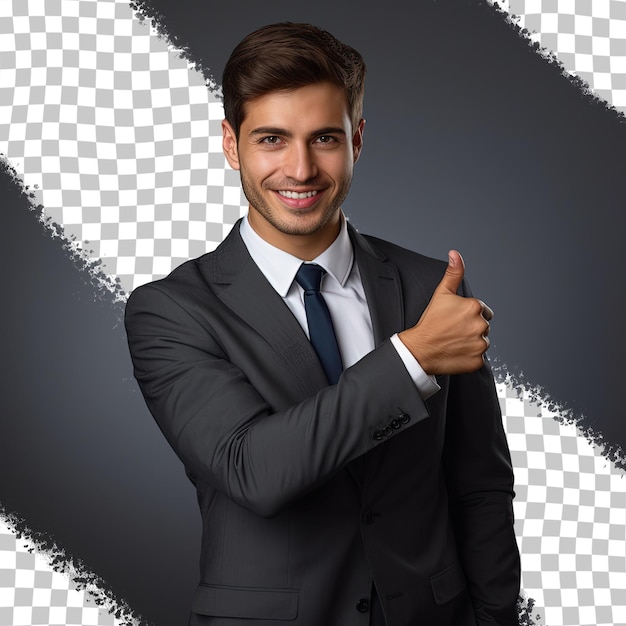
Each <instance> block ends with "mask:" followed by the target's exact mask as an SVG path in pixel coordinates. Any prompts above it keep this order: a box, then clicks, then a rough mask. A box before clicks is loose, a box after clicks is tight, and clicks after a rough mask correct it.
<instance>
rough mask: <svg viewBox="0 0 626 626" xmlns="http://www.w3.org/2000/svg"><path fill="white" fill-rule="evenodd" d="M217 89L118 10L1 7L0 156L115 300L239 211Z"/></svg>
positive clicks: (74, 1)
mask: <svg viewBox="0 0 626 626" xmlns="http://www.w3.org/2000/svg"><path fill="white" fill-rule="evenodd" d="M222 117H223V107H222V104H221V101H220V99H219V97H218V94H217V90H216V87H215V85H213V84H211V83H208V84H207V83H205V80H204V79H203V77H202V75H201V74H200V73H199V72H197V71H195V70H194V69H193V67H192V66H191V65H190V64H189V63H188V62H187V61H186V60H185V59H184V58H183V57H182V56H181V55H180V54H178V53H176V52H175V51H173V50H171V49H170V48H168V45H167V43H166V41H165V40H163V39H161V38H159V37H158V36H156V33H155V31H154V30H153V29H152V28H151V27H150V25H149V24H148V23H147V22H146V21H143V22H142V21H141V20H140V19H137V18H135V17H134V16H133V13H132V11H131V8H130V7H129V5H128V4H127V3H125V2H121V1H115V0H98V1H95V0H45V2H44V1H41V0H2V2H0V152H3V153H4V154H6V155H7V156H8V157H9V159H10V161H11V162H12V164H13V166H14V167H15V168H16V169H17V170H18V171H19V172H20V173H22V174H23V176H24V182H25V184H26V185H28V186H30V187H36V188H37V189H38V199H39V201H40V202H41V204H42V205H43V206H44V215H45V216H46V217H50V218H51V219H52V220H53V221H54V222H56V223H58V224H60V225H62V226H63V228H64V229H65V236H66V237H67V239H69V240H73V242H74V247H75V248H76V249H78V250H82V251H83V252H84V253H85V254H86V255H88V256H90V257H92V258H95V259H100V260H101V261H102V264H103V265H102V269H103V271H104V272H105V273H106V274H108V275H109V276H111V277H112V278H113V280H115V279H119V281H120V284H121V287H122V289H123V290H124V291H130V290H131V289H132V288H134V287H136V286H138V285H139V284H141V283H144V282H148V281H150V280H153V279H154V278H157V277H161V276H163V275H165V274H168V273H169V272H170V271H171V270H172V268H173V267H175V266H176V265H178V264H179V263H181V262H182V261H183V260H185V259H187V258H189V257H195V256H198V255H200V254H202V253H204V252H206V251H208V250H212V249H213V248H215V246H216V245H217V244H218V243H219V242H220V241H222V239H223V238H224V236H225V234H226V233H227V232H228V230H229V229H230V227H231V226H232V224H233V223H234V222H235V221H236V219H237V218H238V217H240V215H241V214H242V212H243V206H244V203H243V201H242V194H241V191H240V184H239V177H238V175H237V173H236V172H234V171H232V170H228V169H227V168H226V166H225V159H224V156H223V154H222V150H221V132H220V123H221V120H222Z"/></svg>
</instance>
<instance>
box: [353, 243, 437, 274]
mask: <svg viewBox="0 0 626 626" xmlns="http://www.w3.org/2000/svg"><path fill="white" fill-rule="evenodd" d="M359 236H360V237H362V238H363V239H364V240H365V241H366V242H367V244H369V246H370V247H371V249H372V250H373V251H374V252H375V253H378V254H379V255H382V256H383V257H385V258H386V259H387V260H389V261H391V262H392V263H394V264H395V265H396V266H397V267H398V269H399V270H400V272H415V273H418V274H420V275H421V276H422V277H423V278H426V277H430V276H432V277H433V279H437V281H439V280H440V279H441V276H443V273H444V272H445V270H446V267H447V261H443V260H441V259H435V258H433V257H429V256H426V255H424V254H421V253H419V252H415V251H414V250H409V249H408V248H404V247H402V246H399V245H398V244H395V243H392V242H391V241H386V240H385V239H380V238H379V237H374V236H373V235H359Z"/></svg>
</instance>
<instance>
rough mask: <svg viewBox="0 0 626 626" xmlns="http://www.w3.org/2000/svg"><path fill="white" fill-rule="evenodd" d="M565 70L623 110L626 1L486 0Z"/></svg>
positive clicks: (625, 99)
mask: <svg viewBox="0 0 626 626" xmlns="http://www.w3.org/2000/svg"><path fill="white" fill-rule="evenodd" d="M490 1H491V2H492V4H496V5H498V6H499V7H500V8H502V9H504V10H505V11H508V12H509V13H510V14H511V17H512V19H513V20H514V21H515V22H516V23H518V24H519V26H521V27H522V28H524V29H526V30H527V31H528V33H529V38H530V39H531V40H532V41H534V42H537V43H538V44H539V45H540V46H541V47H542V48H544V49H545V51H546V52H548V53H549V54H554V55H555V56H556V58H557V59H558V60H559V61H560V63H561V64H562V65H563V67H564V69H565V70H566V71H567V72H568V73H570V74H572V75H574V76H577V77H578V78H580V79H581V80H583V81H584V82H585V83H586V84H587V85H589V88H590V89H591V91H592V92H593V93H595V94H596V95H597V96H599V97H600V98H603V99H604V100H606V101H607V102H608V103H609V104H611V105H612V106H613V107H615V108H616V109H617V110H619V111H621V112H622V113H626V0H490Z"/></svg>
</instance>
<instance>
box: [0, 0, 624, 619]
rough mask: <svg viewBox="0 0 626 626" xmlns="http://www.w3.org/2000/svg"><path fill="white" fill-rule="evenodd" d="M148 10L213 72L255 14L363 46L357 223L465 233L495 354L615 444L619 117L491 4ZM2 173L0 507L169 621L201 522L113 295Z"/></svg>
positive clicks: (455, 240) (422, 233) (192, 573)
mask: <svg viewBox="0 0 626 626" xmlns="http://www.w3.org/2000/svg"><path fill="white" fill-rule="evenodd" d="M409 6H410V7H411V8H410V10H409V9H407V8H406V7H409ZM144 7H145V8H147V9H148V10H154V11H156V12H158V13H159V15H160V19H161V22H162V24H163V25H164V26H165V27H166V29H167V30H168V32H169V33H170V35H171V36H172V38H173V39H175V40H177V42H178V43H179V44H180V45H182V46H185V47H187V48H188V51H189V53H190V56H191V57H192V58H194V59H195V60H197V61H200V62H201V63H202V64H203V66H204V67H205V68H206V70H207V72H208V73H210V74H212V75H213V76H214V77H215V78H216V79H217V81H218V82H219V79H220V75H221V71H222V68H223V65H224V63H225V60H226V58H227V56H228V54H229V52H230V50H231V49H232V47H233V46H234V45H235V44H236V43H237V42H238V41H239V40H240V39H241V37H242V36H244V35H245V34H246V33H248V32H249V31H251V30H252V29H254V28H256V27H257V26H260V25H262V24H265V23H269V22H274V21H282V20H291V21H309V22H313V23H315V24H317V25H319V26H322V27H325V28H328V29H329V30H330V31H331V32H333V33H334V34H335V35H337V36H338V37H339V38H340V39H343V40H345V41H346V42H347V43H350V44H351V45H353V46H355V47H356V48H358V49H359V50H360V51H361V52H362V53H363V55H364V57H365V59H366V62H367V64H368V69H369V72H368V79H367V81H368V82H367V93H366V105H365V117H366V119H367V125H366V133H365V150H364V153H363V157H362V159H361V161H360V162H359V164H358V166H357V169H356V178H355V181H354V184H353V188H352V192H351V195H350V197H349V199H348V201H347V203H346V205H345V210H346V213H347V214H348V216H349V218H350V220H351V221H352V223H353V224H354V225H355V226H356V227H357V228H358V229H359V230H361V231H363V232H367V233H372V234H377V235H379V236H381V237H384V238H387V239H391V240H393V241H396V242H398V243H400V244H402V245H404V246H406V247H409V248H412V249H415V250H419V251H421V252H424V253H426V254H430V255H433V256H437V257H440V258H444V257H445V255H446V253H447V250H448V249H449V248H451V247H456V248H458V249H459V250H460V251H461V252H462V253H463V255H464V257H465V261H466V265H467V270H468V276H469V279H470V282H471V284H472V286H473V289H474V292H475V293H476V294H477V295H479V296H480V297H481V298H482V299H484V300H485V301H486V302H488V303H489V304H490V306H492V308H494V309H495V311H496V318H495V320H494V323H493V329H492V341H493V348H492V351H491V355H492V358H495V359H496V361H497V362H498V363H501V364H504V365H505V366H506V367H507V368H508V370H509V371H511V372H513V373H516V375H517V374H519V373H520V372H523V375H524V377H525V379H526V380H528V381H529V382H530V383H531V384H539V385H542V386H543V387H544V388H545V391H546V393H548V394H550V396H551V397H552V398H553V400H555V401H556V402H558V403H560V404H562V405H564V406H565V407H568V408H570V409H572V411H573V412H574V414H575V415H583V414H584V416H585V418H584V421H583V422H582V424H583V425H584V426H586V427H590V428H593V429H595V430H596V431H597V432H599V433H601V434H602V435H603V436H604V439H605V441H606V442H608V443H610V444H613V445H614V446H617V445H621V446H622V447H626V425H625V423H624V420H623V409H622V404H623V402H622V384H623V383H622V375H623V371H624V367H623V354H624V353H626V335H625V333H624V329H623V312H622V311H623V309H624V300H625V298H624V294H623V284H624V278H625V271H624V262H623V261H622V255H621V248H622V246H621V243H622V241H621V239H622V237H623V234H624V233H625V232H626V228H625V225H626V224H625V221H626V217H625V212H624V211H623V208H624V207H623V198H624V191H625V187H626V183H625V182H624V180H625V179H626V177H625V176H624V172H626V156H625V151H624V146H625V145H626V125H625V124H624V120H623V117H620V116H619V115H617V114H616V113H615V112H614V111H611V110H609V109H607V108H606V107H605V106H604V105H603V104H602V103H601V102H597V101H594V100H593V99H592V98H591V97H589V96H585V95H583V94H582V92H581V90H580V89H579V88H578V87H576V86H575V85H573V84H572V83H571V82H569V81H568V80H567V79H565V78H563V76H562V75H561V73H560V71H559V69H558V68H557V67H554V66H551V65H550V64H549V63H547V62H546V60H545V59H543V58H541V57H540V56H539V55H538V54H536V53H535V52H533V51H532V50H531V49H530V48H529V47H528V44H527V43H526V42H525V41H524V40H523V39H522V38H521V37H520V36H519V35H518V34H517V33H516V32H515V30H514V29H513V28H512V27H511V26H509V25H507V24H506V22H505V19H504V18H503V16H502V15H500V14H498V13H497V12H496V11H495V10H494V9H492V8H491V7H489V5H488V4H487V3H486V2H470V1H467V0H465V1H458V0H457V1H456V2H432V1H426V0H424V1H422V2H418V3H411V4H409V3H401V2H396V3H394V2H391V3H389V2H387V3H386V5H385V8H382V3H381V6H380V7H378V8H377V7H373V8H372V7H368V8H365V7H364V6H361V5H355V4H354V3H348V2H339V1H337V0H334V1H333V2H330V1H326V0H323V1H318V2H316V3H302V2H300V3H296V2H287V1H284V2H263V3H260V2H254V1H252V0H246V1H245V2H230V3H228V4H217V3H214V2H206V3H199V2H193V1H192V0H175V2H174V1H173V0H153V1H152V2H150V4H149V5H148V4H146V5H144ZM1 182H2V185H3V186H2V199H3V209H2V212H1V213H0V215H1V220H2V223H1V225H0V246H1V247H0V250H1V255H2V256H1V263H0V271H1V272H2V277H3V281H4V285H5V288H4V296H3V304H4V306H3V307H2V308H1V309H0V310H1V311H2V319H1V328H2V329H3V338H2V343H3V355H4V361H5V367H4V368H3V375H2V376H1V377H0V394H1V395H0V397H1V398H2V401H1V402H2V404H1V406H2V425H1V435H0V502H2V504H3V505H4V506H5V507H6V508H7V509H8V510H9V511H14V512H17V513H18V514H20V515H21V516H22V517H23V518H24V520H25V521H26V523H27V524H28V525H29V526H30V527H31V528H32V529H34V530H36V531H40V532H43V533H47V534H48V535H49V536H50V537H52V538H54V539H56V541H57V542H58V543H59V544H61V545H63V546H65V547H66V549H67V552H68V554H70V555H74V556H77V557H79V558H81V559H82V560H83V561H84V562H85V564H86V565H87V566H88V567H89V568H91V569H92V570H94V571H95V572H96V573H97V574H99V575H100V576H102V577H103V578H104V579H105V580H106V581H107V582H108V584H110V586H111V589H112V590H113V592H114V593H115V594H117V595H118V596H119V597H121V598H125V599H126V600H127V601H128V602H129V603H130V604H131V606H133V607H134V608H135V609H136V610H137V611H138V612H139V613H141V614H142V615H143V616H144V617H145V618H146V619H147V620H150V621H151V622H153V623H154V624H163V625H164V626H166V625H167V626H171V625H172V624H183V623H185V620H186V616H187V611H188V607H189V602H190V595H191V592H192V590H193V587H194V585H195V583H196V576H197V574H196V572H197V566H196V559H197V554H198V532H199V515H198V513H197V511H196V504H195V502H194V496H193V490H192V488H191V486H190V484H188V481H187V480H186V477H185V475H184V471H183V468H182V465H181V464H180V462H179V461H178V460H177V459H176V458H175V457H174V455H173V453H172V452H171V451H170V450H169V448H168V447H167V444H166V443H165V441H164V440H163V438H162V436H161V434H160V433H159V432H158V430H157V428H156V426H155V425H154V423H153V421H152V418H151V417H150V416H149V414H148V412H147V409H146V408H145V406H144V404H143V400H142V399H141V396H140V394H139V392H138V390H137V387H136V384H135V382H134V380H133V379H132V372H131V367H130V362H129V358H128V355H127V352H126V345H125V337H124V332H123V327H122V325H121V315H122V308H123V307H122V305H120V304H116V303H114V302H113V301H112V299H111V298H110V297H108V296H106V294H103V293H102V292H101V291H99V290H98V288H97V286H96V285H95V284H94V283H93V282H91V281H90V279H89V277H88V275H87V273H86V272H85V271H84V269H81V268H80V267H78V266H77V265H76V263H75V262H73V261H72V260H71V259H69V257H68V256H67V254H66V253H65V252H64V251H63V249H62V247H61V245H60V243H59V241H58V240H53V239H51V238H50V236H49V235H48V234H47V233H46V232H45V229H44V228H43V227H42V225H41V224H39V223H38V222H37V221H36V220H35V218H34V216H33V214H32V213H31V212H29V210H28V199H27V198H26V197H25V196H23V195H21V194H20V189H19V186H18V185H16V184H14V183H13V182H12V181H11V178H10V176H9V175H8V174H3V175H2V181H1ZM620 209H622V210H620Z"/></svg>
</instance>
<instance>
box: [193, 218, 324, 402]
mask: <svg viewBox="0 0 626 626" xmlns="http://www.w3.org/2000/svg"><path fill="white" fill-rule="evenodd" d="M204 258H205V259H206V263H205V264H203V266H202V271H203V273H204V275H205V278H206V279H207V280H208V282H210V283H212V284H213V285H214V286H215V287H216V290H215V291H216V293H217V295H218V297H219V298H220V299H221V300H222V302H224V304H226V305H227V306H228V307H229V308H230V309H231V310H232V311H233V312H234V313H235V314H236V315H238V316H239V317H240V318H241V319H243V320H244V321H245V322H246V323H247V324H249V325H250V326H251V327H252V328H254V329H255V330H256V331H257V332H258V333H259V334H260V335H261V336H262V337H263V338H264V339H265V341H266V342H267V344H268V349H273V350H275V351H276V352H277V353H278V354H279V356H280V357H281V359H282V361H283V363H284V365H285V367H284V371H283V372H281V380H283V381H285V382H286V383H287V384H288V385H289V387H290V389H292V390H294V391H295V390H297V395H299V396H300V397H302V398H306V397H310V396H312V395H313V394H315V393H316V392H317V391H319V390H320V389H321V388H322V387H325V386H326V385H328V380H327V379H326V375H325V373H324V370H323V369H322V366H321V364H320V362H319V359H318V358H317V354H316V353H315V350H314V349H313V346H312V345H311V343H310V342H309V340H308V338H307V336H306V334H305V333H304V331H303V330H302V328H301V327H300V324H298V321H297V320H296V318H295V317H294V316H293V314H292V313H291V311H290V310H289V308H288V307H287V305H286V304H285V303H284V302H283V299H282V298H281V297H280V296H279V295H278V294H277V293H276V291H275V290H274V288H273V287H272V286H271V285H270V284H269V282H268V281H267V279H266V278H265V276H264V275H263V273H262V272H261V270H260V269H259V268H258V266H257V265H256V263H254V261H253V260H252V258H251V257H250V254H249V253H248V250H247V249H246V247H245V245H244V243H243V240H242V239H241V236H240V234H239V222H237V223H236V224H235V226H233V228H232V230H231V232H230V233H229V235H228V237H227V238H226V239H225V240H224V242H223V243H222V244H221V245H220V246H219V247H218V248H217V249H216V250H215V252H214V253H213V254H211V255H207V256H206V257H204Z"/></svg>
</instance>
